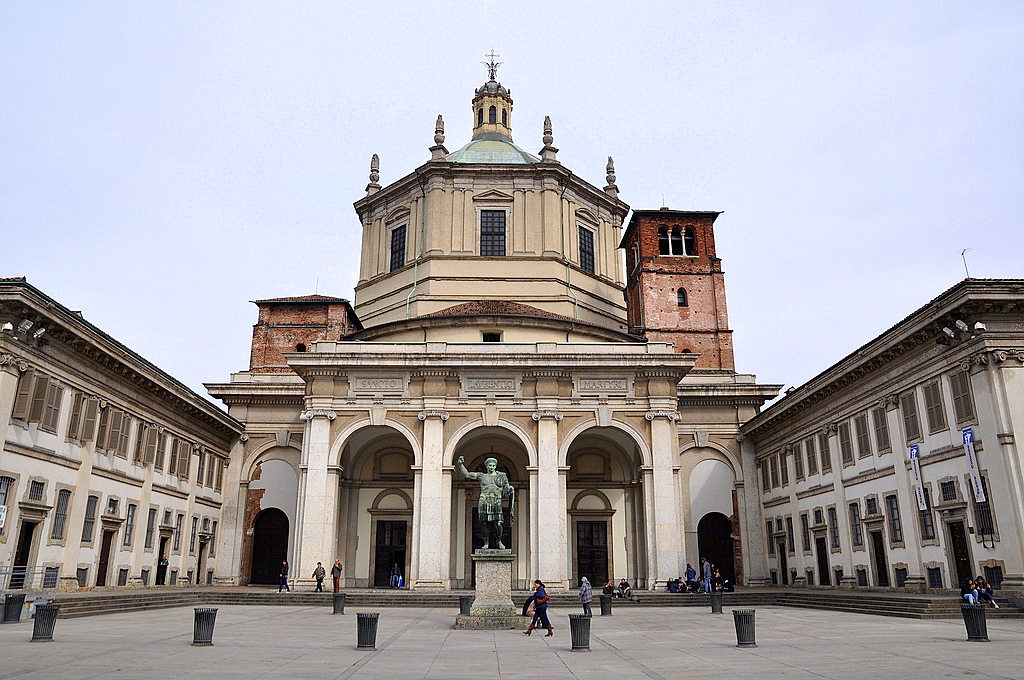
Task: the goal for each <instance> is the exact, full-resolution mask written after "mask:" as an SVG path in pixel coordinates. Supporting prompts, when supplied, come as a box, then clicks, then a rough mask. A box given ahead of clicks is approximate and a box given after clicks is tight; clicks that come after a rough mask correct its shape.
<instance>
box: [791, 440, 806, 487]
mask: <svg viewBox="0 0 1024 680" xmlns="http://www.w3.org/2000/svg"><path fill="white" fill-rule="evenodd" d="M793 468H794V469H795V471H796V478H797V480H798V481H799V480H801V479H803V478H804V452H803V451H801V450H800V442H797V443H796V444H794V445H793Z"/></svg>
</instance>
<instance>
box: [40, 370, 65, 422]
mask: <svg viewBox="0 0 1024 680" xmlns="http://www.w3.org/2000/svg"><path fill="white" fill-rule="evenodd" d="M63 399H64V388H63V387H61V386H60V385H58V384H57V383H56V382H54V381H52V380H51V381H50V384H49V385H48V386H47V388H46V406H45V408H44V409H43V419H42V421H41V422H40V423H39V429H41V430H45V431H47V432H54V433H56V432H57V420H58V418H60V402H61V401H62V400H63Z"/></svg>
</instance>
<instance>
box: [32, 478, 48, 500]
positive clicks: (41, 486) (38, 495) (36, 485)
mask: <svg viewBox="0 0 1024 680" xmlns="http://www.w3.org/2000/svg"><path fill="white" fill-rule="evenodd" d="M44 493H46V482H40V481H36V480H33V481H31V482H29V483H28V499H29V500H30V501H41V500H43V494H44Z"/></svg>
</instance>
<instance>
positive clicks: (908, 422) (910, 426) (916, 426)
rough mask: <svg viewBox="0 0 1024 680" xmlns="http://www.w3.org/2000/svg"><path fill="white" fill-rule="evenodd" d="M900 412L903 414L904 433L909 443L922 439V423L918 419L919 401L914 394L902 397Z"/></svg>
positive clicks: (909, 393)
mask: <svg viewBox="0 0 1024 680" xmlns="http://www.w3.org/2000/svg"><path fill="white" fill-rule="evenodd" d="M900 411H902V412H903V432H904V434H905V435H906V439H907V443H908V444H909V443H910V442H912V441H915V440H917V439H920V438H921V423H920V421H919V420H918V419H917V399H915V398H914V393H913V392H907V393H906V394H902V395H900Z"/></svg>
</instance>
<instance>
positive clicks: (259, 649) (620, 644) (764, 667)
mask: <svg viewBox="0 0 1024 680" xmlns="http://www.w3.org/2000/svg"><path fill="white" fill-rule="evenodd" d="M282 597H287V595H283V596H282ZM379 611H380V612H381V615H380V627H379V630H378V633H377V649H376V651H358V650H356V617H355V613H356V610H354V609H350V610H347V611H346V614H345V615H344V616H333V615H331V613H330V609H329V608H323V607H300V606H295V607H293V606H234V605H233V606H222V607H220V608H219V612H218V614H217V625H216V630H215V633H214V646H213V647H192V646H191V644H190V643H191V641H192V621H193V613H192V608H190V607H185V608H175V609H155V610H150V611H144V612H135V613H126V614H113V615H104V616H92V617H83V618H76V619H60V620H58V621H57V627H56V630H55V633H54V642H52V643H30V642H29V639H30V638H31V637H32V624H31V623H30V622H26V623H20V624H7V625H2V626H0V679H2V678H48V679H52V678H75V679H78V678H138V679H140V680H161V679H162V678H174V679H175V680H180V679H181V678H185V677H196V674H197V673H198V674H199V676H198V677H212V678H216V679H217V680H231V679H233V678H247V679H255V678H273V679H274V680H282V679H288V678H315V679H316V680H330V679H334V678H389V679H391V680H404V679H405V678H437V679H439V680H440V679H442V678H444V679H450V678H474V677H482V678H524V679H525V678H530V679H536V678H544V679H545V680H548V679H552V678H586V679H587V680H595V679H598V678H614V679H615V680H627V679H629V678H655V679H657V678H686V679H687V680H701V679H703V678H728V679H730V680H733V679H741V678H752V679H753V678H757V679H758V680H761V679H766V680H767V679H771V678H786V679H787V680H802V679H803V678H815V679H821V678H836V679H850V678H854V679H856V678H900V679H901V680H904V679H913V678H922V679H927V680H935V679H937V678H952V677H958V678H959V677H965V676H967V677H971V678H1017V679H1019V678H1021V677H1024V645H1022V643H1024V619H996V620H993V619H990V620H989V622H988V630H989V638H990V639H991V640H992V641H991V642H989V643H978V642H971V643H969V642H966V633H965V629H964V625H963V622H962V621H960V620H938V621H918V620H913V619H897V618H889V617H881V616H870V615H864V614H846V613H837V612H831V611H822V610H809V609H806V610H805V609H790V608H778V607H764V608H759V609H757V614H756V621H757V642H758V645H759V646H758V647H757V648H753V649H738V648H736V646H735V644H736V636H735V629H734V627H733V618H732V615H731V613H730V611H729V610H728V609H726V611H725V613H724V614H723V615H712V614H710V613H708V611H707V610H704V609H697V608H691V607H665V608H656V607H650V608H646V607H644V608H641V607H634V608H629V609H625V608H623V609H619V610H617V611H616V612H615V614H614V616H611V617H600V616H595V617H594V618H593V620H592V624H593V629H592V635H591V650H592V651H591V652H589V653H587V652H576V653H574V652H572V651H570V649H571V644H570V637H569V626H568V620H567V617H566V615H567V614H569V613H576V612H575V610H573V611H572V612H570V611H569V610H565V609H561V608H559V609H554V610H552V611H551V620H552V623H553V624H554V626H555V635H554V636H553V637H550V638H545V637H543V632H544V631H538V632H535V633H534V634H533V636H532V637H526V636H524V635H523V634H522V633H520V632H518V631H465V630H454V629H453V628H452V624H453V621H454V618H455V615H456V614H457V613H458V611H457V610H448V609H412V608H396V609H386V608H382V609H380V610H379Z"/></svg>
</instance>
